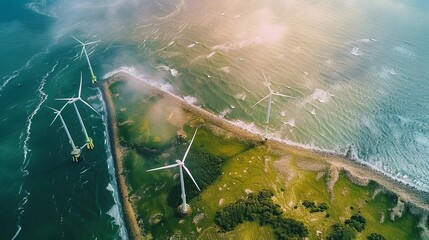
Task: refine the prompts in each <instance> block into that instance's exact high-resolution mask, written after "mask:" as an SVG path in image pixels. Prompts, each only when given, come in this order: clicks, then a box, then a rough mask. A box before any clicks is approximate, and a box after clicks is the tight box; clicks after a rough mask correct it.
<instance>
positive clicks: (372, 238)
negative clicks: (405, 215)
mask: <svg viewBox="0 0 429 240" xmlns="http://www.w3.org/2000/svg"><path fill="white" fill-rule="evenodd" d="M366 239H368V240H386V238H385V237H383V235H381V234H379V233H371V234H370V235H368V237H366Z"/></svg>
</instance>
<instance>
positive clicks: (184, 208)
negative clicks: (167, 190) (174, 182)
mask: <svg viewBox="0 0 429 240" xmlns="http://www.w3.org/2000/svg"><path fill="white" fill-rule="evenodd" d="M197 131H198V128H197V129H196V130H195V133H194V136H193V137H192V140H191V142H190V143H189V146H188V149H187V150H186V152H185V155H184V156H183V159H182V161H180V160H179V159H177V160H176V163H175V164H171V165H168V166H164V167H159V168H154V169H150V170H147V171H148V172H151V171H156V170H161V169H167V168H173V167H177V166H179V174H180V187H181V190H182V195H181V197H182V204H181V205H180V206H179V207H178V210H179V211H180V213H182V214H183V215H186V214H188V213H190V211H191V207H190V206H189V205H188V204H187V203H186V193H185V182H184V180H183V170H185V172H186V173H187V174H188V175H189V177H191V179H192V181H193V182H194V184H195V186H196V187H197V189H198V191H201V189H200V187H198V184H197V182H196V181H195V179H194V178H193V177H192V174H191V172H190V171H189V170H188V168H187V167H186V166H185V160H186V156H187V155H188V153H189V149H191V146H192V142H193V141H194V138H195V135H196V134H197Z"/></svg>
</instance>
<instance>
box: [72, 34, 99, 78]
mask: <svg viewBox="0 0 429 240" xmlns="http://www.w3.org/2000/svg"><path fill="white" fill-rule="evenodd" d="M72 38H74V39H75V40H76V41H78V42H79V43H80V44H81V45H82V51H81V52H80V57H79V59H80V58H82V54H83V53H85V57H86V61H87V62H88V67H89V71H90V72H91V81H92V83H93V84H94V83H96V82H97V77H96V76H95V74H94V71H93V70H92V66H91V62H90V61H89V57H88V52H87V51H86V46H87V45H90V44H94V43H98V42H99V41H93V42H88V43H83V42H82V41H80V40H79V39H77V38H75V37H73V36H72Z"/></svg>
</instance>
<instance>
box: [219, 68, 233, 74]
mask: <svg viewBox="0 0 429 240" xmlns="http://www.w3.org/2000/svg"><path fill="white" fill-rule="evenodd" d="M218 70H219V71H221V72H224V73H229V72H230V68H229V67H221V68H218Z"/></svg>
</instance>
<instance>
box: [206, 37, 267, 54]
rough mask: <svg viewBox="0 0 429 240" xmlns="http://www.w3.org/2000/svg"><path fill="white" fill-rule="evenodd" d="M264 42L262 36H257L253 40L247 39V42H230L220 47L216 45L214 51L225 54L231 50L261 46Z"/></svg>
mask: <svg viewBox="0 0 429 240" xmlns="http://www.w3.org/2000/svg"><path fill="white" fill-rule="evenodd" d="M262 42H263V39H262V37H261V36H257V37H254V38H251V39H247V40H242V41H236V42H228V43H224V44H220V45H216V46H213V47H212V50H213V51H214V50H217V49H219V50H222V51H225V52H228V51H230V50H235V49H241V48H246V47H251V46H255V45H258V44H261V43H262Z"/></svg>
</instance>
